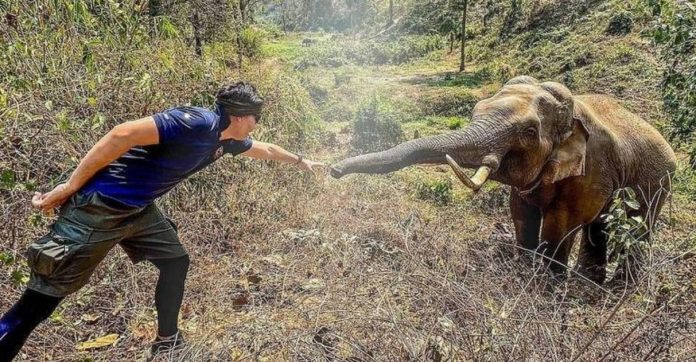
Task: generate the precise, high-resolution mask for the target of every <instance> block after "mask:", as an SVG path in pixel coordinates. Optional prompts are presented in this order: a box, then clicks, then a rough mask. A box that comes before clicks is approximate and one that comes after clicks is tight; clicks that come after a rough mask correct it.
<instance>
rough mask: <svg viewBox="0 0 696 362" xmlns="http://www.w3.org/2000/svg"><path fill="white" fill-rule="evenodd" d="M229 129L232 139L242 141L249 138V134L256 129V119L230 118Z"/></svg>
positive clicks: (245, 117) (249, 116)
mask: <svg viewBox="0 0 696 362" xmlns="http://www.w3.org/2000/svg"><path fill="white" fill-rule="evenodd" d="M230 127H231V128H232V131H233V132H232V138H234V139H236V140H243V139H245V138H247V137H249V133H251V131H253V130H254V128H256V117H255V116H253V115H248V116H241V117H237V116H230Z"/></svg>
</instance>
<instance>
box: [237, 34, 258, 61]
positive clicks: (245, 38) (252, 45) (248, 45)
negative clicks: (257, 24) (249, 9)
mask: <svg viewBox="0 0 696 362" xmlns="http://www.w3.org/2000/svg"><path fill="white" fill-rule="evenodd" d="M239 40H240V42H241V46H242V51H243V52H244V55H246V56H248V57H255V56H257V55H258V54H259V53H260V52H261V45H262V43H263V32H262V31H260V30H258V29H255V28H252V27H246V28H244V29H242V31H241V32H240V33H239Z"/></svg>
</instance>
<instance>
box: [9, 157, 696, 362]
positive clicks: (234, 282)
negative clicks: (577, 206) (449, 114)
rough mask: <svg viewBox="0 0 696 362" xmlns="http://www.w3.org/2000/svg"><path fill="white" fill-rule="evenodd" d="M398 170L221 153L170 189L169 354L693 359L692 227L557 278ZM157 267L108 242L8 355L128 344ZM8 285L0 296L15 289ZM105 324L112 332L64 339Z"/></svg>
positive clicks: (501, 229) (136, 351) (146, 333)
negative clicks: (625, 258)
mask: <svg viewBox="0 0 696 362" xmlns="http://www.w3.org/2000/svg"><path fill="white" fill-rule="evenodd" d="M402 173H403V172H402ZM260 175H263V176H262V177H261V176H260ZM401 176H402V175H400V174H396V175H393V176H390V177H377V178H368V177H363V176H356V177H351V178H348V179H347V180H342V181H334V180H330V179H326V178H324V177H319V178H318V179H313V178H312V176H305V175H301V174H298V173H297V172H296V171H294V170H291V169H286V168H278V167H273V166H271V165H260V166H259V165H252V164H250V163H248V162H240V161H230V160H226V161H225V162H222V164H220V165H216V166H215V168H214V169H213V170H207V171H205V172H204V173H203V174H201V175H200V176H198V177H196V178H195V179H193V180H191V181H189V182H187V183H186V184H184V185H181V186H180V187H179V188H178V189H177V190H176V191H175V192H174V193H173V194H171V195H170V196H168V197H166V198H165V199H164V202H163V203H162V206H163V208H164V209H165V210H166V211H167V212H168V213H169V215H170V216H172V217H173V219H174V220H176V221H177V222H178V223H179V226H180V230H181V236H182V239H183V240H185V244H186V246H187V248H188V249H189V251H190V252H191V254H192V259H193V266H192V269H191V272H190V277H189V281H188V285H187V294H186V299H185V304H184V307H183V312H182V321H181V325H182V329H183V330H184V331H185V334H186V336H187V337H188V339H189V340H190V342H191V346H190V348H189V349H187V350H186V351H184V352H182V354H180V355H177V356H176V359H177V360H191V361H194V360H195V361H198V360H268V361H276V360H309V361H320V360H344V361H345V360H351V358H352V361H358V360H364V361H372V360H378V361H382V360H384V361H387V360H389V361H391V360H495V361H499V360H522V359H524V360H573V359H577V360H586V361H590V360H592V361H594V360H600V359H602V358H605V359H607V360H636V359H640V360H689V359H690V358H692V357H693V355H694V353H695V352H696V343H695V341H694V336H695V334H694V332H695V330H694V328H695V327H696V326H695V325H694V315H695V313H696V310H694V305H695V304H694V303H695V302H696V300H695V299H694V295H695V294H694V287H695V286H696V279H694V276H693V272H692V271H693V268H694V267H695V266H696V257H694V249H693V227H694V225H693V224H690V225H689V224H682V223H676V224H674V225H672V226H671V227H667V226H666V225H662V227H661V229H662V230H661V232H660V233H659V234H658V236H657V240H656V241H655V244H654V245H655V246H654V247H653V248H652V250H651V255H650V257H649V258H648V261H647V263H648V265H647V268H648V272H647V273H646V274H645V276H644V278H643V279H642V280H641V281H640V282H639V283H637V285H635V286H632V287H626V288H625V287H624V286H622V285H605V286H597V285H592V284H591V283H589V282H587V281H585V280H584V279H583V278H581V277H579V276H577V275H575V274H574V273H571V277H570V278H569V279H568V280H566V281H555V280H552V279H549V277H548V276H547V274H546V273H544V272H543V270H541V269H542V268H541V265H542V264H541V263H539V261H538V260H533V258H528V257H520V256H519V253H518V250H516V247H515V245H514V243H513V242H512V237H511V235H510V233H509V229H510V228H511V225H510V222H509V220H508V217H507V210H506V209H505V208H501V207H500V206H498V205H486V204H485V203H484V204H480V206H479V207H482V208H487V209H489V211H490V209H493V211H494V212H489V213H488V214H489V215H486V214H484V213H482V212H481V211H480V210H479V209H477V207H474V206H467V205H469V204H471V205H473V204H477V203H476V202H468V203H457V204H454V205H450V206H436V205H435V204H431V203H428V202H424V201H418V200H415V199H414V198H413V197H411V196H409V194H408V193H405V192H404V188H406V187H408V184H405V183H404V182H403V181H402V177H401ZM286 190H292V192H286ZM469 196H470V195H468V194H466V197H469ZM479 197H485V196H483V195H477V196H473V198H474V200H475V199H477V198H479ZM191 200H196V204H195V205H196V206H195V208H192V207H191V205H192V202H191ZM673 207H674V209H675V210H680V209H682V208H684V207H689V208H692V209H693V205H689V204H686V205H683V204H676V205H674V206H673ZM674 230H680V231H679V232H677V234H678V236H677V237H676V238H673V236H672V235H674V233H673V231H674ZM685 230H691V231H689V232H685ZM22 239H23V240H26V238H22ZM23 242H24V241H22V242H18V243H17V245H16V246H15V247H14V248H13V249H10V250H16V251H19V250H21V244H22V243H23ZM688 243H690V246H689V245H685V244H688ZM689 247H690V248H691V249H689ZM6 250H7V249H6ZM0 275H1V276H2V283H3V285H6V286H9V285H12V283H11V282H10V278H9V273H7V272H5V270H3V273H2V274H0ZM154 282H155V270H154V268H152V267H149V266H144V265H142V266H141V265H138V266H132V265H131V264H130V262H129V261H128V260H127V258H126V257H125V255H124V254H123V253H122V252H121V251H117V252H112V254H111V256H110V257H109V258H108V260H106V261H105V262H104V263H103V264H102V266H101V267H100V268H99V270H98V272H97V273H96V275H95V276H94V277H93V279H92V283H91V284H90V286H89V287H87V288H85V289H84V290H82V291H80V292H79V293H77V294H76V295H74V296H71V297H69V298H68V299H67V301H66V302H65V303H64V304H63V306H62V307H61V308H60V309H59V311H58V313H57V314H56V315H55V316H54V318H52V320H51V321H50V322H49V323H46V324H45V325H43V326H41V327H40V328H39V329H38V330H37V331H36V333H35V334H34V335H33V337H32V338H31V340H30V341H29V343H28V344H27V346H26V348H25V349H24V351H25V353H26V355H25V357H24V358H23V359H20V360H49V359H50V360H65V361H72V360H82V359H84V358H92V359H95V360H133V359H137V358H142V357H141V356H142V353H143V351H144V349H145V347H146V345H147V342H148V341H149V340H150V339H151V338H152V336H153V335H154V332H155V315H154V309H153V306H152V294H153V285H154ZM6 290H7V293H5V294H4V295H3V297H2V299H1V302H0V307H1V308H2V309H5V308H7V307H8V306H9V305H10V303H11V302H12V301H13V300H14V299H15V298H17V296H18V294H19V293H20V288H19V287H16V286H15V287H11V288H9V287H8V288H6ZM94 317H98V318H99V319H98V320H97V321H96V322H88V320H91V319H93V318H94ZM108 333H118V334H119V335H120V336H121V338H120V339H119V341H118V343H117V345H116V346H114V347H109V348H104V349H101V350H95V351H86V352H77V351H76V350H75V345H76V344H77V343H78V342H80V341H85V340H88V339H91V338H94V337H98V336H101V335H105V334H108ZM172 357H174V356H172ZM163 360H166V358H163Z"/></svg>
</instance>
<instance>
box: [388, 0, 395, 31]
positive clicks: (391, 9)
mask: <svg viewBox="0 0 696 362" xmlns="http://www.w3.org/2000/svg"><path fill="white" fill-rule="evenodd" d="M392 24H394V0H389V23H388V24H387V25H392Z"/></svg>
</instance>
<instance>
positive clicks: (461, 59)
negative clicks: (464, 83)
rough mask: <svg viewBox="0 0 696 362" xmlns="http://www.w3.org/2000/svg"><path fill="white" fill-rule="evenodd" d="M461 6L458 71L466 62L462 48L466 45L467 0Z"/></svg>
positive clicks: (462, 68) (461, 69)
mask: <svg viewBox="0 0 696 362" xmlns="http://www.w3.org/2000/svg"><path fill="white" fill-rule="evenodd" d="M461 7H462V32H461V54H460V57H459V71H460V72H463V71H464V68H465V64H466V54H465V53H464V49H465V47H466V11H467V8H468V7H469V0H464V2H463V3H462V4H461Z"/></svg>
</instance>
